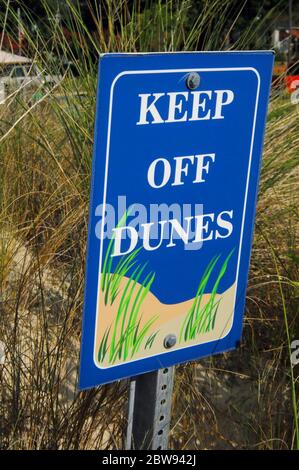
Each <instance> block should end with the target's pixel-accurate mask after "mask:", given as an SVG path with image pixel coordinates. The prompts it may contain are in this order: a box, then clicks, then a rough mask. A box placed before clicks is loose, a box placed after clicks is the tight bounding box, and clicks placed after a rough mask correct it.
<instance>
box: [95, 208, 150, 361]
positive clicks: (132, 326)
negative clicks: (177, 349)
mask: <svg viewBox="0 0 299 470" xmlns="http://www.w3.org/2000/svg"><path fill="white" fill-rule="evenodd" d="M128 214H129V210H128V211H126V212H125V213H124V214H123V216H122V217H121V218H120V220H119V222H118V224H117V227H122V226H123V225H124V224H125V222H126V220H127V217H128ZM114 242H115V232H113V234H112V236H111V238H110V240H109V243H108V247H107V250H106V253H105V257H104V262H103V267H102V272H101V290H102V293H103V294H102V295H104V303H105V305H106V306H107V312H106V313H105V314H106V315H109V306H111V305H113V303H114V302H115V303H117V313H116V318H115V319H114V323H111V326H110V328H109V329H107V330H106V331H105V333H104V335H103V337H102V339H101V342H100V347H99V352H98V360H99V362H103V361H104V359H105V357H106V354H107V353H109V362H110V363H111V364H113V363H114V362H115V361H117V360H118V361H121V360H122V361H126V360H127V359H128V358H133V357H134V355H135V354H136V353H137V352H138V351H139V349H140V347H141V345H142V343H143V342H144V341H145V342H146V344H147V347H148V348H151V347H152V345H153V341H154V337H153V336H152V337H151V341H150V342H148V340H147V338H146V336H147V334H148V332H149V330H150V328H151V327H152V325H153V324H154V322H155V321H156V319H157V318H158V315H155V316H153V317H152V318H151V319H149V320H148V321H147V322H145V323H143V322H142V313H141V308H142V303H143V301H144V299H145V298H146V295H147V294H148V292H149V291H150V288H151V285H152V283H153V281H154V278H155V273H152V272H149V273H148V274H146V275H145V270H146V267H147V263H144V264H143V265H140V264H139V263H138V259H137V256H138V253H139V252H140V250H141V248H137V249H136V250H133V251H132V252H131V253H130V254H129V255H124V256H121V257H120V258H119V259H116V261H115V263H114V266H113V256H112V253H113V247H114Z"/></svg>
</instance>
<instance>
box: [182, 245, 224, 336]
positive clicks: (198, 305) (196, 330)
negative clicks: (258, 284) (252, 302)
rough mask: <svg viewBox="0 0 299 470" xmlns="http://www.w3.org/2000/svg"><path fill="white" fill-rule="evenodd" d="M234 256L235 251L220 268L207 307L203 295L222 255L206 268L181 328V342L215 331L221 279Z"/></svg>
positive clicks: (215, 257)
mask: <svg viewBox="0 0 299 470" xmlns="http://www.w3.org/2000/svg"><path fill="white" fill-rule="evenodd" d="M232 254H233V251H232V252H231V253H230V254H229V255H228V256H227V258H226V259H225V261H224V262H223V264H222V266H221V267H220V269H219V272H218V276H217V278H216V280H215V283H214V285H213V288H212V291H211V296H210V298H209V300H208V302H207V303H206V305H204V306H202V300H203V295H204V293H205V291H206V286H207V283H208V281H209V279H210V277H211V275H212V273H213V271H214V268H215V266H216V264H217V262H218V261H219V259H220V255H218V256H214V258H213V259H212V260H211V261H210V263H209V264H208V266H207V267H206V269H205V271H204V273H203V275H202V278H201V280H200V283H199V285H198V288H197V292H196V296H195V298H194V302H193V304H192V307H191V309H190V310H189V312H188V313H187V315H186V318H185V320H184V322H183V325H182V327H181V331H180V336H179V341H180V342H181V341H188V340H192V339H195V338H196V336H197V335H198V334H200V333H207V332H208V331H210V330H213V329H214V326H215V321H216V315H217V310H218V307H219V303H220V302H221V298H220V299H218V300H216V295H217V289H218V287H219V283H220V281H221V279H222V278H223V276H224V274H225V273H226V269H227V265H228V262H229V260H230V258H231V256H232Z"/></svg>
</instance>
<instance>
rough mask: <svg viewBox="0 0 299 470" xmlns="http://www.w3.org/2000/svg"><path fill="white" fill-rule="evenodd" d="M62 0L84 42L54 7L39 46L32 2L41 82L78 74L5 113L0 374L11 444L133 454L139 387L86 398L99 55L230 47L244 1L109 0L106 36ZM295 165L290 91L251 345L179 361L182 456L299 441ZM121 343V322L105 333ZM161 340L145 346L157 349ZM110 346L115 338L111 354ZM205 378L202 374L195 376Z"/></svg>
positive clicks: (266, 212) (0, 152) (275, 123)
mask: <svg viewBox="0 0 299 470" xmlns="http://www.w3.org/2000/svg"><path fill="white" fill-rule="evenodd" d="M4 3H5V5H6V6H7V15H8V21H7V22H6V27H5V30H6V31H7V32H8V33H9V34H11V37H12V38H13V39H16V37H17V28H16V27H15V25H16V13H15V12H14V11H12V10H11V9H10V6H9V4H10V3H11V2H8V1H7V2H4ZM24 3H25V2H24ZM64 3H65V4H66V3H67V4H69V7H70V14H69V18H68V25H67V26H68V28H69V30H70V31H71V32H72V35H73V46H72V47H70V44H69V43H68V42H67V41H66V39H65V37H64V35H63V33H62V30H61V28H60V27H58V26H57V23H56V20H55V14H56V9H54V10H53V9H51V8H49V7H48V6H47V3H46V2H44V0H41V4H44V7H45V8H46V9H47V14H46V15H45V16H46V17H47V18H48V19H47V20H45V22H44V25H43V30H41V31H39V34H38V37H37V35H36V34H35V33H34V32H33V29H31V26H32V24H33V21H34V20H33V18H31V17H32V15H31V12H30V10H29V9H28V8H27V9H26V8H25V7H24V9H23V10H22V17H23V19H24V22H25V21H26V22H27V24H28V26H26V24H24V33H25V37H26V39H27V40H28V42H29V47H30V50H29V54H30V56H31V57H33V58H34V59H35V61H36V62H37V63H38V64H39V66H40V69H41V71H42V73H43V75H46V74H53V75H57V74H59V73H60V71H59V63H61V62H62V61H63V60H65V59H66V60H69V61H72V62H73V64H74V66H75V67H76V68H77V70H78V73H79V76H78V78H74V77H72V76H71V74H66V75H63V78H62V80H61V82H60V83H59V86H57V87H53V88H50V89H49V87H47V89H46V90H45V89H44V87H42V88H41V91H43V94H42V96H41V97H40V98H39V99H38V100H35V101H33V100H32V92H31V91H30V90H29V89H28V90H27V88H25V89H24V88H20V89H17V90H15V91H14V92H13V93H12V94H11V95H10V96H9V97H8V99H7V101H6V103H5V106H1V107H0V158H1V165H0V179H1V185H0V231H1V239H2V240H3V242H1V255H0V256H1V268H0V269H1V273H0V294H1V303H0V309H1V319H0V340H1V341H4V343H5V348H6V351H5V352H6V359H5V364H4V365H3V366H2V365H0V415H1V429H0V448H1V449H94V448H97V449H99V448H102V449H111V448H122V447H123V436H124V432H123V431H124V428H125V426H126V390H127V388H126V384H125V383H115V384H112V385H110V386H103V387H98V388H96V389H94V390H91V391H88V392H82V393H75V389H76V380H77V365H78V356H79V340H78V338H79V336H80V329H81V316H82V298H83V285H84V263H85V246H86V244H85V240H86V231H87V216H88V199H89V180H90V172H91V155H92V144H93V123H94V104H95V91H96V79H97V77H96V68H97V57H98V54H99V53H100V52H107V51H126V52H134V51H157V50H162V51H174V50H221V49H225V48H226V37H227V32H228V30H229V29H230V28H233V25H234V23H235V21H236V20H237V17H238V13H239V8H241V7H242V6H240V7H238V8H237V9H236V8H234V7H235V5H233V4H232V3H231V2H229V1H222V0H221V1H220V0H213V1H212V2H210V1H209V2H208V1H205V2H203V4H202V5H201V8H199V9H197V10H194V8H192V4H191V2H187V1H184V2H174V1H167V2H165V3H164V2H155V3H156V5H155V7H154V8H151V6H152V5H151V2H149V3H148V8H147V9H146V12H143V11H142V9H141V3H140V2H138V1H137V2H134V9H133V11H129V10H128V8H127V7H126V5H125V2H123V1H115V2H107V17H108V22H107V25H108V26H107V30H105V24H104V22H103V20H102V19H101V16H100V11H95V13H94V15H95V24H96V34H94V35H93V34H91V33H90V31H89V30H88V28H87V27H86V25H85V24H84V20H83V18H82V15H80V9H79V8H78V5H77V4H76V3H75V2H70V1H69V0H66V2H64ZM237 3H238V2H237ZM165 4H166V6H165ZM242 5H243V4H242ZM122 6H123V8H122ZM5 14H6V12H5V11H2V13H1V14H0V16H1V15H2V17H1V20H2V24H3V25H4V17H5ZM227 18H230V20H231V21H230V24H229V25H228V24H227ZM265 22H266V18H265V17H263V18H262V20H261V21H259V22H255V24H248V26H247V27H246V31H245V34H241V36H240V37H239V38H238V39H237V42H236V43H235V44H234V46H233V47H232V48H235V49H245V48H251V47H253V48H256V41H255V38H256V37H257V35H258V39H260V38H261V39H262V38H263V36H264V35H265V34H267V30H266V28H265V27H264V26H265ZM215 25H216V27H215ZM43 31H44V32H47V34H44V33H43ZM261 31H262V34H259V33H260V32H261ZM230 47H231V46H230ZM57 58H58V60H57ZM27 91H28V92H27ZM298 168H299V162H298V107H296V106H290V100H289V96H288V95H287V94H285V93H284V92H283V91H282V90H278V91H277V92H275V96H273V98H272V100H271V105H270V113H269V121H268V126H267V134H266V143H265V150H264V156H263V168H262V174H261V185H260V196H259V204H258V211H257V223H256V232H255V240H254V246H253V252H252V258H251V272H250V279H249V288H248V293H247V304H246V320H245V327H244V339H243V346H242V348H241V349H240V350H238V351H236V352H235V353H231V354H229V355H227V354H226V355H224V356H219V357H215V358H212V359H208V360H202V361H200V363H199V364H198V363H197V364H196V363H195V364H189V365H187V366H181V367H180V368H178V372H177V373H176V384H175V402H174V406H173V423H174V426H173V429H172V433H171V442H170V446H171V448H174V449H182V448H184V449H189V448H191V449H194V448H199V449H201V448H215V446H216V447H218V448H223V447H224V448H250V449H292V448H296V446H297V447H298V439H297V437H296V421H295V419H296V416H295V406H294V404H295V403H297V404H298V370H297V369H296V368H293V374H290V365H289V354H288V340H287V337H286V335H287V332H288V335H289V338H290V339H292V338H294V339H296V338H298V324H299V323H298V321H299V318H298V312H299V305H298V298H299V296H298V287H296V286H298V278H299V268H298V265H299V263H298V227H299V214H298V202H299V201H298V197H299V196H298V193H299V191H298V184H299V181H298V180H299V178H298ZM269 242H270V243H271V247H272V248H270V245H269ZM274 257H275V258H274ZM274 259H275V261H276V263H277V268H278V270H277V269H276V265H275V262H274ZM278 273H279V274H278ZM108 280H109V276H108V277H106V281H105V282H107V284H108ZM117 282H118V281H117ZM117 282H116V278H115V283H116V284H111V283H110V285H109V290H108V296H107V304H108V303H109V302H110V301H111V300H113V299H114V300H113V301H116V297H115V295H116V293H117V295H119V294H120V292H119V290H118V289H117V285H118V284H117ZM296 283H297V284H296ZM132 285H133V283H131V286H132ZM112 287H113V288H112ZM105 288H106V285H105ZM135 292H137V291H135ZM281 292H282V294H283V299H284V304H283V306H282V295H281ZM127 293H129V291H127ZM286 316H287V320H288V322H287V323H286V322H285V321H284V319H285V317H286ZM119 325H120V326H121V322H120V323H119ZM140 328H141V327H140ZM140 331H141V330H140ZM109 334H111V330H110V331H109V328H108V330H106V332H105V335H104V337H106V338H108V335H109ZM151 340H152V337H149V338H147V339H145V340H144V344H145V347H148V346H149V345H150V343H151ZM117 342H118V340H117V339H116V344H117ZM107 348H108V339H107V341H106V342H105V339H104V341H103V344H102V350H101V351H99V353H100V357H102V356H103V355H104V356H105V354H107V350H108V349H107ZM122 351H124V346H123V347H122ZM122 354H123V352H122ZM201 369H203V370H204V372H205V374H206V376H205V380H201V381H199V382H197V381H196V374H197V373H198V370H201ZM236 384H237V386H238V393H236V394H233V393H231V392H232V391H233V390H234V388H233V387H234V385H236ZM245 386H247V387H248V390H247V394H246V395H244V394H243V395H242V394H241V392H242V391H244V388H245ZM225 390H227V391H228V395H227V400H226V401H225V410H224V409H222V408H221V406H222V404H223V402H222V401H221V400H220V401H219V402H217V396H220V398H222V399H223V397H225V395H223V394H224V393H225ZM240 396H241V399H238V397H240ZM248 401H250V403H249V405H250V406H249V407H248V408H245V405H246V403H247V402H248ZM291 403H292V405H293V406H290V404H291ZM253 410H254V411H253ZM225 416H229V426H226V425H225V421H224V417H225ZM207 429H208V432H207ZM297 434H298V433H297Z"/></svg>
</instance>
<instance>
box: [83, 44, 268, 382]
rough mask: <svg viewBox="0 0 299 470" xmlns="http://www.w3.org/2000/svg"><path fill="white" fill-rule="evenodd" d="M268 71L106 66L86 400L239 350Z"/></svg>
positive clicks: (241, 62)
mask: <svg viewBox="0 0 299 470" xmlns="http://www.w3.org/2000/svg"><path fill="white" fill-rule="evenodd" d="M272 65H273V54H272V52H223V53H220V52H216V53H169V54H168V53H161V54H160V53H159V54H158V53H157V54H104V55H103V56H102V57H101V58H100V65H99V83H98V97H97V109H96V124H95V143H94V157H93V170H92V188H91V205H90V222H89V239H88V253H87V275H86V288H85V306H84V321H83V336H82V348H81V370H80V385H79V386H80V388H81V389H84V388H88V387H91V386H94V385H97V384H101V383H107V382H111V381H114V380H118V379H121V378H125V377H130V376H133V375H137V374H140V373H145V372H148V371H151V370H155V369H159V368H162V367H167V366H171V365H174V364H178V363H181V362H185V361H189V360H192V359H198V358H200V357H203V356H207V355H211V354H216V353H219V352H222V351H227V350H229V349H232V348H235V347H236V345H237V343H238V341H239V340H240V336H241V330H242V317H243V311H244V303H245V294H246V284H247V276H248V269H249V260H250V250H251V243H252V236H253V227H254V216H255V207H256V197H257V187H258V178H259V170H260V163H261V153H262V145H263V135H264V127H265V120H266V113H267V104H268V96H269V88H270V82H271V73H272Z"/></svg>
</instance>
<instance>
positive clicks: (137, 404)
mask: <svg viewBox="0 0 299 470" xmlns="http://www.w3.org/2000/svg"><path fill="white" fill-rule="evenodd" d="M173 378H174V367H167V368H164V369H159V370H158V371H155V372H149V373H147V374H143V375H139V376H137V377H135V378H134V379H132V381H131V383H130V396H129V407H128V408H129V409H128V428H127V444H126V448H127V449H138V450H140V449H147V450H149V449H150V450H163V449H167V446H168V436H169V426H170V419H171V403H172V390H173Z"/></svg>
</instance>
